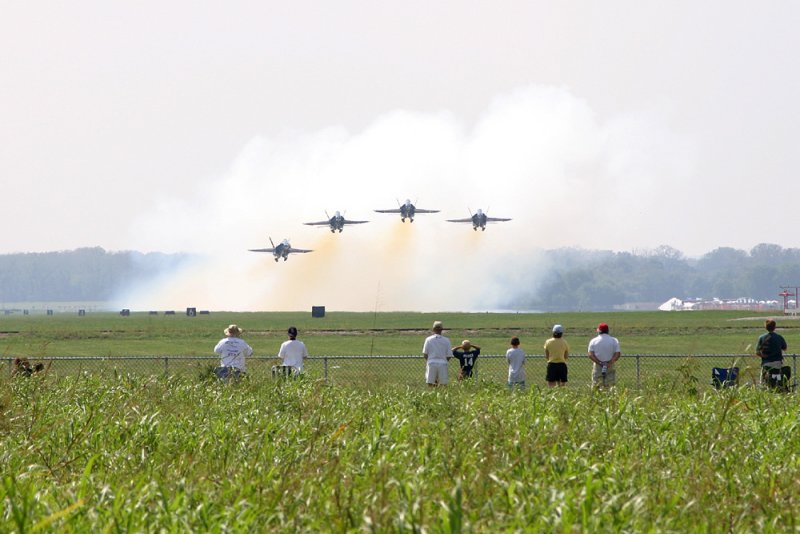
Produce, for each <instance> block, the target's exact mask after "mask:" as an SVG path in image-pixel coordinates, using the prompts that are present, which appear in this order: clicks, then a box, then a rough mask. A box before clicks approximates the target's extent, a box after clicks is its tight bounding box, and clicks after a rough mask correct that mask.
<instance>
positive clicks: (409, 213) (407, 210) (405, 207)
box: [375, 199, 439, 223]
mask: <svg viewBox="0 0 800 534" xmlns="http://www.w3.org/2000/svg"><path fill="white" fill-rule="evenodd" d="M397 204H398V205H399V206H400V207H399V208H396V209H391V210H375V211H377V212H378V213H399V214H400V220H401V221H403V222H406V219H408V222H412V223H413V222H414V215H416V214H417V213H439V210H423V209H419V208H417V207H416V206H414V204H412V203H411V201H410V200H408V199H406V203H405V204H400V202H398V203H397Z"/></svg>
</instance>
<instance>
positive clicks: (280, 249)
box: [250, 237, 314, 261]
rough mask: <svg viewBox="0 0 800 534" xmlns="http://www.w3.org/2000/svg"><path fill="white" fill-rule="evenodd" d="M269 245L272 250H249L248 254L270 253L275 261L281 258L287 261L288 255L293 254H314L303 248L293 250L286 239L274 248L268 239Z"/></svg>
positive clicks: (273, 244) (270, 239)
mask: <svg viewBox="0 0 800 534" xmlns="http://www.w3.org/2000/svg"><path fill="white" fill-rule="evenodd" d="M269 243H270V245H272V248H251V249H250V252H271V253H272V255H273V256H275V261H278V259H280V258H283V261H286V260H288V259H289V254H295V253H305V252H314V251H313V250H307V249H303V248H294V247H293V246H292V245H290V244H289V240H288V239H284V240H283V241H281V242H280V243H278V246H277V247H276V246H275V243H273V242H272V238H271V237H270V238H269Z"/></svg>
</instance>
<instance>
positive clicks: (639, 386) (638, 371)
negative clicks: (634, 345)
mask: <svg viewBox="0 0 800 534" xmlns="http://www.w3.org/2000/svg"><path fill="white" fill-rule="evenodd" d="M640 356H641V355H640V354H637V355H636V389H642V382H641V367H640V366H639V357H640Z"/></svg>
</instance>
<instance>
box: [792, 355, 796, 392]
mask: <svg viewBox="0 0 800 534" xmlns="http://www.w3.org/2000/svg"><path fill="white" fill-rule="evenodd" d="M792 378H794V383H793V384H792V391H796V390H797V354H792Z"/></svg>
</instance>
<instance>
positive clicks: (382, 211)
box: [375, 208, 419, 213]
mask: <svg viewBox="0 0 800 534" xmlns="http://www.w3.org/2000/svg"><path fill="white" fill-rule="evenodd" d="M375 211H377V212H378V213H400V209H399V208H394V209H391V210H375ZM417 211H419V210H417Z"/></svg>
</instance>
